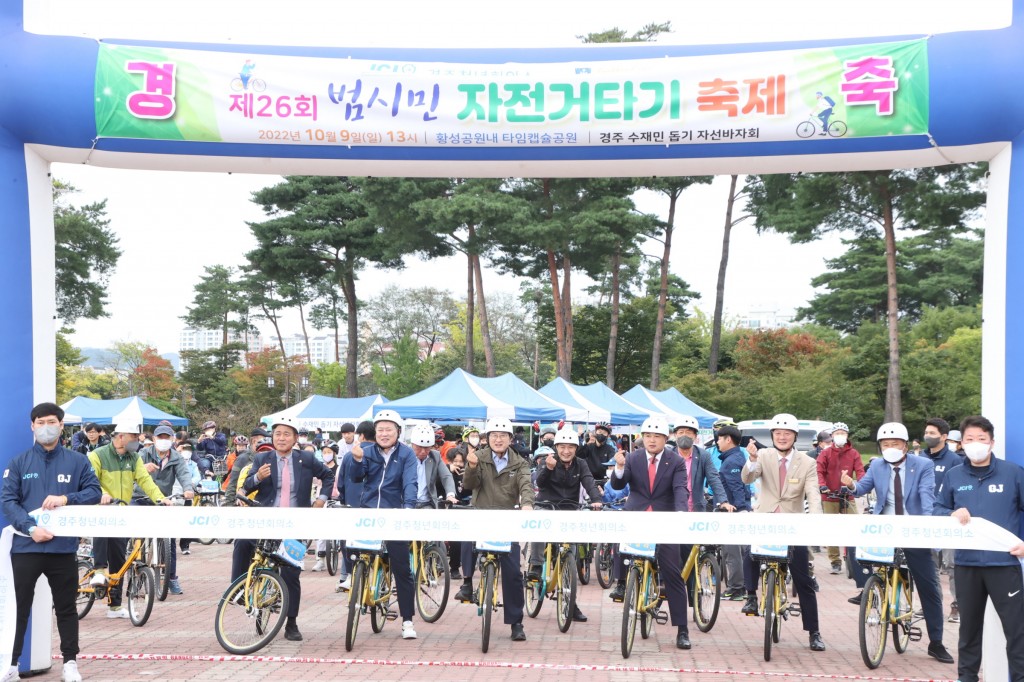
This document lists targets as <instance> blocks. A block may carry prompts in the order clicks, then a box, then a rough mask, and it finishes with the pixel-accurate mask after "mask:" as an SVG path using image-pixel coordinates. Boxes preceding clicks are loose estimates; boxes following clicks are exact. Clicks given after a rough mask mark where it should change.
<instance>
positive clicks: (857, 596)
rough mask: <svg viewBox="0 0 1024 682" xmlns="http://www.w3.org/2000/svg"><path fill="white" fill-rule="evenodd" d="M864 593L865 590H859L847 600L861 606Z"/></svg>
mask: <svg viewBox="0 0 1024 682" xmlns="http://www.w3.org/2000/svg"><path fill="white" fill-rule="evenodd" d="M862 594H863V592H858V593H857V594H855V595H853V596H852V597H850V598H849V599H847V600H846V601H848V602H850V603H851V604H856V605H857V606H860V598H861V595H862Z"/></svg>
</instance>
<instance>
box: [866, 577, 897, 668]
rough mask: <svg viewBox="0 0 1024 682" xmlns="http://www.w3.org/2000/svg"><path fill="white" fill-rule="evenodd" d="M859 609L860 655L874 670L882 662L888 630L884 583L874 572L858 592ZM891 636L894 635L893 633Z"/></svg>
mask: <svg viewBox="0 0 1024 682" xmlns="http://www.w3.org/2000/svg"><path fill="white" fill-rule="evenodd" d="M859 611H860V613H859V614H858V617H857V626H858V627H857V630H858V639H859V640H860V657H861V658H862V659H864V665H866V666H867V667H868V668H870V669H871V670H874V669H875V668H877V667H878V666H879V665H881V664H882V658H883V657H884V656H885V638H886V634H887V633H888V632H889V623H888V622H887V621H888V615H889V614H887V613H886V589H885V583H884V582H882V579H881V578H879V577H878V575H876V574H872V575H871V577H869V578H868V580H867V582H866V583H864V589H863V590H861V593H860V609H859ZM893 636H894V637H895V634H894V635H893Z"/></svg>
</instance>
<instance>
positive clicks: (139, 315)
mask: <svg viewBox="0 0 1024 682" xmlns="http://www.w3.org/2000/svg"><path fill="white" fill-rule="evenodd" d="M26 5H27V9H28V12H29V14H28V21H27V26H28V28H29V29H30V30H35V31H37V32H41V33H58V34H68V35H86V36H90V37H95V38H114V37H117V38H137V39H153V40H181V41H200V42H214V43H218V42H221V43H222V42H234V43H252V44H280V45H289V44H291V45H330V46H343V45H346V46H353V47H358V46H366V45H375V46H396V47H437V46H453V45H454V46H464V47H479V46H518V47H542V46H560V45H574V44H578V41H577V40H576V38H575V36H576V35H577V34H584V33H588V32H596V31H602V30H605V29H608V28H611V27H615V26H617V27H620V28H623V29H626V30H629V31H633V30H636V29H638V28H640V27H641V26H642V25H643V24H646V23H649V22H662V21H671V22H672V27H673V31H674V32H673V33H672V34H671V35H668V36H663V37H662V38H661V39H660V41H659V42H662V43H670V44H695V43H737V42H765V41H771V40H799V39H813V38H841V37H860V36H871V35H897V34H909V33H937V32H943V31H951V30H965V29H970V28H989V27H992V26H995V25H1000V24H1004V23H1006V22H1007V21H1008V17H1009V7H1010V3H1009V1H1008V0H974V1H973V2H969V3H968V2H963V1H962V0H957V1H956V2H953V1H951V0H943V1H920V2H918V1H910V0H861V1H860V2H858V3H856V5H851V6H849V7H846V8H844V9H843V10H842V11H841V12H838V13H837V12H836V11H829V10H828V8H827V6H826V5H823V4H822V3H821V2H820V1H818V2H808V1H805V0H771V2H766V1H764V0H716V1H715V2H714V3H706V2H701V3H698V2H694V1H692V0H691V1H690V2H675V3H666V2H664V0H657V1H652V0H630V2H621V1H617V2H603V1H593V0H592V1H589V2H575V1H567V0H562V1H560V2H551V0H545V1H544V2H540V1H539V0H518V1H517V2H514V3H513V2H507V3H497V2H491V3H484V4H481V3H480V2H479V1H478V0H477V1H475V2H469V1H465V0H432V1H429V2H400V1H398V0H375V2H373V3H354V2H336V1H334V0H324V1H315V0H288V1H281V0H278V1H270V0H248V1H246V2H238V1H235V0H216V1H215V2H210V1H209V0H176V1H175V2H154V1H151V0H146V1H145V2H140V0H108V1H100V0H95V1H85V0H26ZM143 5H144V6H145V8H146V10H145V11H144V12H143V11H140V7H142V6H143ZM53 174H54V176H55V177H57V178H60V179H62V180H65V181H67V182H70V183H71V184H72V185H74V186H76V187H77V188H78V189H79V190H81V192H80V194H79V195H78V199H79V200H80V201H81V202H87V201H95V200H99V199H104V198H105V199H107V200H108V205H107V214H108V216H109V218H110V220H111V227H112V228H113V230H114V231H115V232H116V233H117V234H118V236H119V238H120V243H121V248H122V249H123V250H124V256H122V259H121V262H120V263H119V265H118V269H117V273H116V274H115V275H114V277H113V278H112V279H111V282H110V289H109V305H108V307H107V309H108V311H109V312H110V317H109V318H107V319H104V320H100V321H88V320H81V321H79V322H78V324H77V328H76V332H75V334H74V335H73V337H72V341H73V342H74V343H75V344H76V345H79V346H98V347H106V346H109V345H110V344H111V343H112V342H114V341H117V340H122V339H127V340H137V341H144V342H146V343H149V344H152V345H155V346H156V347H157V348H158V350H159V351H160V352H161V353H167V352H173V351H177V349H178V348H177V343H178V332H179V330H180V329H181V328H182V326H183V324H182V323H181V321H180V320H179V317H180V316H181V315H183V314H184V313H185V309H186V307H187V306H188V305H189V303H190V302H191V300H192V296H193V291H192V287H193V285H194V284H195V282H196V281H197V280H198V278H199V277H200V275H201V273H202V271H203V266H205V265H216V264H224V265H238V264H240V263H242V262H244V256H243V254H244V252H245V251H246V250H248V249H250V248H252V246H253V245H254V240H253V238H252V236H251V233H250V231H249V229H248V227H247V225H246V221H253V220H259V219H261V218H262V212H261V211H260V210H259V209H258V208H257V207H256V206H255V205H254V204H253V203H251V201H250V196H251V193H252V192H253V191H255V190H257V189H260V188H261V187H265V186H267V185H270V184H274V183H276V182H279V181H280V178H278V177H275V176H267V175H240V174H235V175H224V174H210V173H180V172H147V171H126V170H113V169H105V168H95V167H88V166H69V165H64V164H55V165H54V168H53ZM157 191H159V192H161V193H165V192H169V193H170V195H171V196H173V197H174V200H172V201H171V202H170V204H169V205H170V206H172V209H171V210H169V211H166V212H154V211H153V210H151V208H150V207H151V205H152V198H153V197H154V196H155V194H156V192H157ZM727 192H728V178H727V177H722V178H718V179H716V182H715V183H714V184H713V185H711V186H707V187H698V188H694V189H691V190H689V191H688V192H687V193H686V194H684V195H683V200H682V205H681V207H680V208H681V210H680V211H679V213H678V217H677V228H676V229H677V232H676V235H677V236H676V237H675V238H674V251H673V257H672V272H673V273H675V274H677V275H679V276H681V277H682V278H683V279H685V280H686V281H687V282H689V284H690V286H691V287H692V288H694V289H695V290H696V291H698V292H700V293H701V295H702V298H701V300H700V301H699V302H698V306H699V307H701V308H703V309H704V310H706V311H710V310H712V309H713V306H714V295H715V282H716V280H717V275H718V262H719V257H720V252H721V239H722V225H723V222H724V211H725V201H726V194H727ZM638 199H639V202H638V204H639V208H640V210H642V211H646V212H653V213H658V214H660V215H662V216H664V214H665V211H666V208H667V205H666V202H665V201H664V200H659V199H658V198H657V197H655V196H640V197H638ZM165 205H166V204H165ZM732 245H733V248H732V257H731V260H730V268H729V277H728V280H727V288H726V309H727V313H728V314H732V315H743V314H745V313H747V312H749V311H751V310H755V309H764V308H779V309H783V310H793V309H795V308H797V307H799V306H801V305H804V304H805V303H806V301H807V300H808V299H809V298H810V297H811V296H812V295H813V289H812V287H811V286H810V280H811V278H812V277H814V276H815V275H818V274H820V273H821V272H823V271H824V265H823V262H822V261H823V259H824V258H828V257H833V256H834V255H836V254H837V253H838V250H839V249H840V248H842V247H841V244H840V243H839V240H838V238H831V239H828V240H825V241H822V242H818V243H816V244H810V245H802V246H793V245H790V244H789V243H788V242H787V241H786V240H785V239H783V238H781V237H779V236H777V235H762V236H755V233H754V230H753V227H752V226H751V225H750V223H749V222H748V223H744V224H742V225H740V226H739V227H738V228H737V229H736V230H734V236H733V242H732ZM660 249H661V245H660V244H659V243H657V242H652V243H650V244H649V245H648V246H647V248H646V250H647V252H648V253H651V254H655V253H660ZM396 279H397V280H398V282H399V283H400V284H401V285H403V286H427V285H430V286H438V287H445V288H448V289H450V290H451V291H452V292H453V293H454V294H455V295H456V296H459V295H462V294H463V292H464V291H465V264H464V262H463V261H462V260H461V259H451V260H434V261H431V262H423V261H419V260H416V259H414V258H410V259H409V261H408V262H407V268H406V270H405V271H404V273H403V274H401V275H399V276H398V277H397V278H396V276H395V275H393V274H384V273H379V272H374V271H372V270H371V271H367V272H365V273H364V274H363V275H362V276H361V277H360V280H359V282H358V283H357V289H358V293H359V296H360V298H362V299H367V298H370V297H371V296H373V295H374V294H375V293H376V292H378V291H379V290H380V289H382V288H383V287H384V286H386V285H387V284H389V283H392V282H395V281H396ZM575 281H576V282H577V284H578V286H579V287H580V288H582V287H583V286H585V282H584V281H583V278H582V277H580V276H577V278H576V280H575ZM485 287H486V288H487V290H488V291H492V292H493V291H499V290H501V291H512V292H515V291H517V290H518V287H519V283H518V282H516V281H514V280H513V279H512V278H508V277H500V276H498V275H497V273H494V272H485ZM580 299H581V297H580V296H578V297H577V300H580ZM289 326H290V327H291V328H290V329H287V330H286V331H298V324H297V320H294V319H293V324H292V325H289Z"/></svg>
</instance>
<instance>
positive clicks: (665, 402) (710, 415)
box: [622, 384, 722, 429]
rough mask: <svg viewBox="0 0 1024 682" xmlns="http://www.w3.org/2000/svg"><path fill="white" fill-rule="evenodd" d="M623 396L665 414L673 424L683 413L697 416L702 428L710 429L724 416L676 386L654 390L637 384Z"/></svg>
mask: <svg viewBox="0 0 1024 682" xmlns="http://www.w3.org/2000/svg"><path fill="white" fill-rule="evenodd" d="M622 397H623V398H625V399H626V400H628V401H629V402H631V403H634V404H635V405H638V406H639V407H642V408H644V409H647V410H651V411H652V412H657V413H659V414H663V415H665V416H666V417H667V418H668V420H669V421H670V422H671V423H673V424H675V423H677V422H678V421H679V417H681V416H682V415H689V416H691V417H694V418H696V420H697V422H698V423H699V424H700V426H701V429H710V428H711V425H712V424H714V423H715V421H716V420H718V419H721V418H722V415H718V414H715V413H714V412H710V411H708V410H705V409H704V408H703V407H701V406H700V405H698V404H697V403H695V402H693V401H692V400H690V399H689V398H687V397H686V396H684V395H683V394H682V393H680V392H679V391H678V390H677V389H675V388H670V389H668V390H665V391H652V390H650V389H649V388H644V387H643V386H641V385H640V384H637V385H636V386H634V387H633V388H631V389H629V390H628V391H626V392H625V393H623V394H622Z"/></svg>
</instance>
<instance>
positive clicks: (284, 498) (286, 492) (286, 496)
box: [277, 457, 292, 507]
mask: <svg viewBox="0 0 1024 682" xmlns="http://www.w3.org/2000/svg"><path fill="white" fill-rule="evenodd" d="M278 464H279V465H280V466H279V467H278V468H279V469H280V470H281V472H280V473H281V502H280V503H279V504H278V505H277V506H279V507H290V506H292V467H291V457H287V458H283V459H279V460H278Z"/></svg>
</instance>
